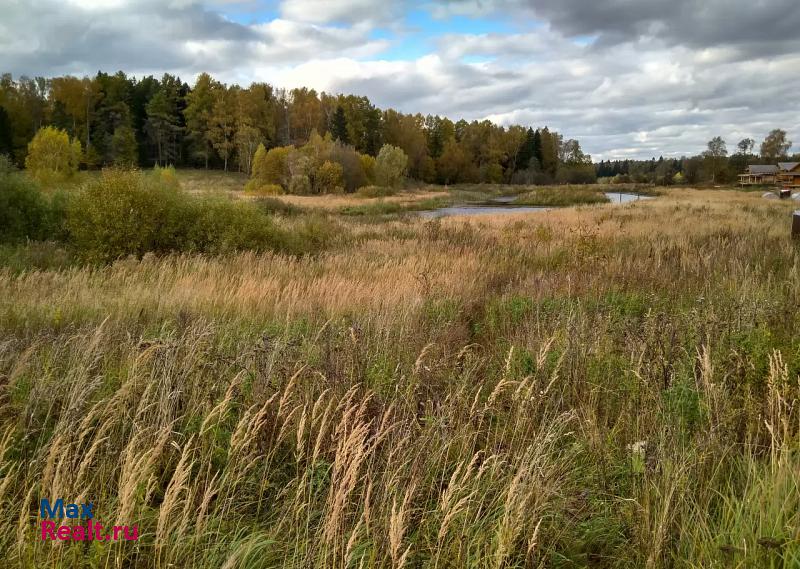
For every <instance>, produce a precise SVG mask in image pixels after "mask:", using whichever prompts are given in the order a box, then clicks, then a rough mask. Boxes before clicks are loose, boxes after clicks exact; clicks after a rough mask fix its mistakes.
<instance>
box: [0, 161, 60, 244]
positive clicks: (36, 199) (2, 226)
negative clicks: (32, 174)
mask: <svg viewBox="0 0 800 569" xmlns="http://www.w3.org/2000/svg"><path fill="white" fill-rule="evenodd" d="M50 218H51V212H50V208H49V204H48V203H47V201H46V200H45V198H44V196H42V194H41V192H40V191H39V190H38V189H37V188H36V187H35V186H34V185H33V184H32V183H31V182H30V181H28V180H26V179H25V178H24V177H23V176H22V175H20V174H9V173H5V174H4V173H0V242H4V243H17V242H20V241H25V240H37V239H45V238H46V237H47V230H48V228H49V226H50V223H51V219H50Z"/></svg>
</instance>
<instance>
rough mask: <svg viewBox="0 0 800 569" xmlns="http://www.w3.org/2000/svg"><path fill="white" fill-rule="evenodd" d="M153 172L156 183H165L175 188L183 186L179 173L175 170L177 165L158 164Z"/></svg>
mask: <svg viewBox="0 0 800 569" xmlns="http://www.w3.org/2000/svg"><path fill="white" fill-rule="evenodd" d="M152 174H153V178H154V179H155V181H156V183H159V184H163V185H165V186H168V187H170V188H172V189H175V190H177V189H179V188H180V187H181V183H180V181H179V180H178V174H177V172H175V166H159V165H158V164H156V165H155V166H154V167H153V173H152Z"/></svg>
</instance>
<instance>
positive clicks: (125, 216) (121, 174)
mask: <svg viewBox="0 0 800 569" xmlns="http://www.w3.org/2000/svg"><path fill="white" fill-rule="evenodd" d="M186 205H187V204H186V200H185V198H184V197H183V196H182V195H181V194H179V193H178V190H177V189H176V188H175V187H174V186H172V185H169V184H165V183H163V181H162V180H161V176H160V175H151V176H145V175H140V174H137V173H135V172H128V171H121V170H106V171H104V172H103V173H102V175H101V176H100V178H98V179H97V180H94V181H92V182H90V183H89V184H88V185H87V186H86V188H85V189H84V190H83V192H82V193H81V194H80V195H79V196H77V198H76V199H74V200H73V201H72V203H71V204H70V207H69V208H68V211H67V228H68V230H69V232H70V237H71V239H72V241H73V243H74V244H75V245H76V246H77V248H78V250H79V252H80V254H81V256H83V257H84V258H86V259H87V260H90V261H111V260H114V259H117V258H119V257H124V256H127V255H136V256H141V255H143V254H144V253H147V252H149V251H153V252H166V251H170V250H173V249H182V248H183V247H184V246H185V242H183V240H184V239H185V237H186V235H187V232H188V226H189V224H190V220H189V219H188V215H187V214H188V208H187V207H186Z"/></svg>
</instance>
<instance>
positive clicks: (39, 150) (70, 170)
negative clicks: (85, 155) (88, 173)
mask: <svg viewBox="0 0 800 569" xmlns="http://www.w3.org/2000/svg"><path fill="white" fill-rule="evenodd" d="M80 160H81V144H80V142H78V141H77V140H73V141H72V142H70V140H69V136H67V133H66V132H64V131H63V130H59V129H57V128H53V127H51V126H46V127H44V128H41V129H39V131H38V132H37V133H36V135H35V136H34V137H33V140H31V141H30V143H29V144H28V156H27V158H25V167H26V168H27V169H28V170H29V171H30V173H31V175H32V176H33V177H34V178H35V179H37V180H39V181H40V182H43V183H52V182H59V181H63V180H66V179H68V178H69V177H70V176H72V175H73V174H74V173H75V172H76V171H77V170H78V165H79V163H80Z"/></svg>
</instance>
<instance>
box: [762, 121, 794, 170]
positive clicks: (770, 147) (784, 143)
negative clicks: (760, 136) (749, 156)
mask: <svg viewBox="0 0 800 569" xmlns="http://www.w3.org/2000/svg"><path fill="white" fill-rule="evenodd" d="M791 147H792V141H791V140H788V139H787V138H786V131H785V130H781V129H779V128H776V129H775V130H773V131H772V132H770V133H769V134H768V135H767V137H766V138H765V139H764V142H762V143H761V157H762V158H763V159H764V160H765V161H767V162H770V163H771V162H777V161H778V160H781V159H783V158H786V153H787V152H789V149H790V148H791Z"/></svg>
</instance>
